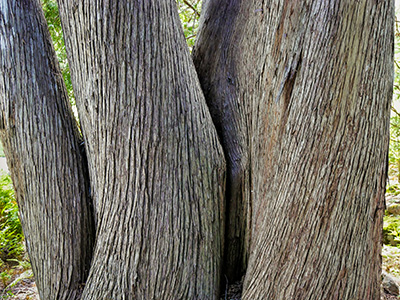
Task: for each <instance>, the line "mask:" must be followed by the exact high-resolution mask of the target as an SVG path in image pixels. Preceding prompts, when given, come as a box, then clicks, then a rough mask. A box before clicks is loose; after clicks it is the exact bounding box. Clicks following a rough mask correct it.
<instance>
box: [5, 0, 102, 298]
mask: <svg viewBox="0 0 400 300" xmlns="http://www.w3.org/2000/svg"><path fill="white" fill-rule="evenodd" d="M0 32H1V34H0V95H1V98H0V99H1V100H0V109H1V113H0V137H1V140H2V143H3V145H4V150H5V154H6V157H7V163H8V166H9V169H10V171H11V177H12V180H13V183H14V187H15V190H16V198H17V201H18V205H19V208H20V219H21V221H22V226H23V230H24V233H25V239H26V246H27V250H28V252H29V256H30V258H31V263H32V268H33V271H34V273H35V279H36V285H37V287H38V290H39V293H40V297H41V299H77V297H79V294H80V293H81V290H82V287H83V284H84V283H85V281H86V278H87V275H88V269H89V266H90V260H91V255H92V248H93V243H94V239H93V235H92V233H93V230H92V228H93V222H92V213H91V209H90V199H89V195H88V188H89V181H88V173H87V167H86V162H85V156H84V153H82V152H81V151H80V148H79V143H81V139H80V137H79V132H78V128H77V126H76V122H75V120H74V118H73V114H72V111H71V107H70V104H69V101H68V99H67V93H66V90H65V86H64V83H63V81H62V76H61V72H60V70H59V67H58V62H57V58H56V57H55V54H54V50H53V48H52V42H51V39H50V35H49V33H48V31H47V26H46V21H45V19H44V16H43V13H42V9H41V6H40V3H39V1H14V0H7V1H2V3H1V4H0Z"/></svg>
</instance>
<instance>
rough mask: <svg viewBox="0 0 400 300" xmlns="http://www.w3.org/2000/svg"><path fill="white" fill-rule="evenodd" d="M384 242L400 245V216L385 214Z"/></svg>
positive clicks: (395, 245)
mask: <svg viewBox="0 0 400 300" xmlns="http://www.w3.org/2000/svg"><path fill="white" fill-rule="evenodd" d="M383 243H384V244H385V245H390V246H394V247H400V217H399V216H385V217H384V221H383Z"/></svg>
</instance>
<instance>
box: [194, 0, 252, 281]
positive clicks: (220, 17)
mask: <svg viewBox="0 0 400 300" xmlns="http://www.w3.org/2000/svg"><path fill="white" fill-rule="evenodd" d="M241 2H242V1H241V0H232V1H230V0H229V1H228V0H224V1H207V3H205V2H203V9H202V17H201V20H200V28H199V35H198V38H197V41H196V45H195V47H194V49H193V61H194V64H195V66H196V70H197V73H198V75H199V79H200V83H201V86H202V89H203V92H204V96H205V98H206V101H207V105H208V107H209V109H210V112H211V115H212V118H213V121H214V124H215V126H216V128H217V131H218V133H219V136H220V139H221V143H222V146H223V148H224V152H225V157H226V160H227V188H226V203H227V213H226V236H225V258H224V260H225V262H224V269H223V273H224V274H225V275H226V276H227V277H228V279H229V281H231V282H232V281H235V280H238V279H240V278H241V277H242V276H243V275H244V274H245V272H246V268H247V260H248V251H249V245H250V238H251V192H250V190H251V178H250V148H249V147H250V139H249V137H250V135H249V124H250V120H249V119H248V117H249V109H248V105H247V104H248V103H247V102H246V98H247V97H249V96H250V95H249V93H251V92H252V91H246V93H243V91H244V87H242V86H240V84H241V82H240V79H239V78H238V74H237V71H238V68H240V65H241V64H242V61H240V59H241V58H240V56H239V53H238V52H237V50H238V49H237V44H238V40H237V39H238V38H240V37H241V36H242V34H243V33H242V32H241V29H242V27H241V26H242V23H241V22H240V21H238V19H240V18H239V17H240V15H239V11H240V6H241Z"/></svg>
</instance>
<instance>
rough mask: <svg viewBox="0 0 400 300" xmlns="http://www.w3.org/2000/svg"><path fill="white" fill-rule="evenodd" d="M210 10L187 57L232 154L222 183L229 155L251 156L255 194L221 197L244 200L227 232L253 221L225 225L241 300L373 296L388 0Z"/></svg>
mask: <svg viewBox="0 0 400 300" xmlns="http://www.w3.org/2000/svg"><path fill="white" fill-rule="evenodd" d="M219 8H222V9H221V10H220V9H219ZM205 9H206V10H205V15H204V16H203V22H202V26H201V28H200V35H199V40H198V42H197V44H196V47H195V50H194V60H195V63H196V67H197V70H198V73H199V77H200V81H201V83H202V87H203V90H204V91H205V95H206V98H207V102H208V103H210V104H211V111H212V112H213V116H214V120H215V122H216V124H217V125H218V128H219V129H220V131H221V135H222V141H223V145H224V149H225V152H227V155H226V156H227V157H228V162H229V163H228V167H229V168H228V174H229V176H230V177H229V176H228V178H231V180H228V185H227V190H230V189H232V190H235V189H236V188H237V186H238V185H237V181H235V180H232V178H235V176H236V175H237V172H236V170H237V168H236V166H235V162H236V160H235V157H237V155H236V153H237V152H239V153H241V154H240V157H245V158H246V160H247V161H248V160H250V167H249V170H248V171H247V172H243V173H241V174H249V176H250V178H249V179H245V180H244V181H243V182H247V181H249V182H250V183H251V185H250V188H251V191H250V193H246V192H242V193H241V195H251V196H250V197H249V198H247V196H245V197H243V196H241V197H238V198H234V197H233V198H232V197H229V195H228V197H227V207H228V208H229V207H236V206H237V203H242V204H240V206H241V207H249V206H252V213H251V214H247V217H248V216H249V215H250V216H251V217H252V222H251V224H252V227H251V234H237V235H235V232H246V230H248V226H247V224H248V221H247V219H242V220H241V221H236V219H240V218H246V214H243V211H239V212H235V209H232V210H229V212H230V214H231V216H230V218H235V220H233V221H232V220H229V221H227V224H230V223H235V222H236V224H238V225H237V226H241V227H240V228H239V229H236V228H235V227H234V228H228V229H227V232H228V236H227V242H226V247H227V249H226V253H228V254H230V253H231V252H234V253H235V254H234V255H228V256H227V259H228V265H229V264H231V261H230V259H231V257H237V258H241V257H245V253H250V257H249V265H248V268H247V272H246V280H245V286H244V295H243V299H379V290H380V289H379V284H380V271H381V260H380V249H381V228H382V216H383V211H384V204H383V201H384V192H385V179H386V165H387V148H388V135H389V115H390V112H389V108H390V101H391V91H392V80H393V78H392V77H393V70H392V58H393V28H392V27H393V11H394V10H393V3H392V2H391V1H366V0H365V1H353V2H347V1H341V2H335V3H331V2H321V1H303V2H301V1H300V2H299V1H291V0H289V1H262V2H260V1H222V3H221V1H213V0H210V1H207V5H206V7H205ZM225 16H228V17H227V18H226V19H225V18H224V17H225ZM224 20H227V21H226V22H225V21H224ZM226 32H228V34H226ZM211 39H213V40H214V41H217V42H216V43H215V44H216V45H217V46H214V45H210V40H211ZM248 114H250V117H248ZM232 116H233V117H232ZM240 126H246V128H240ZM232 127H233V128H234V129H232ZM237 127H239V128H237ZM232 132H239V133H248V134H249V137H248V138H247V141H246V139H243V138H241V137H242V136H243V135H242V134H239V135H238V137H232V136H231V133H232ZM238 138H239V142H237V139H238ZM243 149H244V153H243V151H242V150H243ZM241 151H242V152H241ZM239 161H240V160H239ZM238 178H241V179H242V178H244V175H239V177H238ZM232 185H233V186H232ZM239 186H243V184H241V185H239ZM232 211H233V212H232ZM230 232H232V233H230ZM246 236H251V247H250V250H249V251H243V250H242V249H244V250H245V249H246V247H247V246H246V245H247V241H246ZM230 237H231V238H232V237H237V238H239V239H241V241H239V242H237V244H239V245H245V246H240V247H238V246H235V244H234V243H232V242H230ZM230 247H231V249H230ZM242 261H245V260H244V259H243V260H242ZM228 271H229V270H228ZM234 275H235V274H234Z"/></svg>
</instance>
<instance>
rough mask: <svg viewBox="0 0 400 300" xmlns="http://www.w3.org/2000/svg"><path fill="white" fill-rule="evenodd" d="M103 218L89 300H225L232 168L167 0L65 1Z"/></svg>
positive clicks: (99, 216)
mask: <svg viewBox="0 0 400 300" xmlns="http://www.w3.org/2000/svg"><path fill="white" fill-rule="evenodd" d="M59 7H60V13H61V19H62V24H63V29H64V34H65V38H66V47H67V50H68V57H69V61H70V62H71V64H70V66H71V74H72V81H73V86H74V91H75V95H76V98H77V99H76V103H77V107H78V111H79V116H80V120H81V125H82V132H83V135H84V137H85V141H86V144H85V145H86V150H87V154H88V163H89V173H90V180H91V190H92V197H93V199H94V206H95V211H96V233H97V235H96V248H95V251H94V257H93V263H92V266H91V269H90V275H89V279H88V281H87V283H86V287H85V290H84V294H83V299H95V300H98V299H217V298H218V296H219V277H220V268H221V266H220V265H221V260H222V258H221V257H222V249H223V248H222V247H223V234H222V232H223V228H224V227H223V217H224V205H223V196H224V183H225V161H224V159H223V153H222V148H221V147H220V145H219V142H218V138H217V134H216V132H215V129H214V125H213V123H212V120H211V117H210V115H209V112H208V109H207V106H206V104H205V100H204V96H203V94H202V92H201V89H200V85H199V83H198V79H197V75H196V72H195V69H194V67H193V63H192V61H191V59H190V55H189V51H188V48H187V45H186V43H185V38H184V35H183V31H182V28H181V24H180V20H179V17H178V14H177V9H176V3H175V2H174V1H172V0H170V1H166V0H162V1H147V0H135V1H127V0H125V1H118V2H114V1H83V2H81V1H69V0H68V1H67V0H65V1H59Z"/></svg>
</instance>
